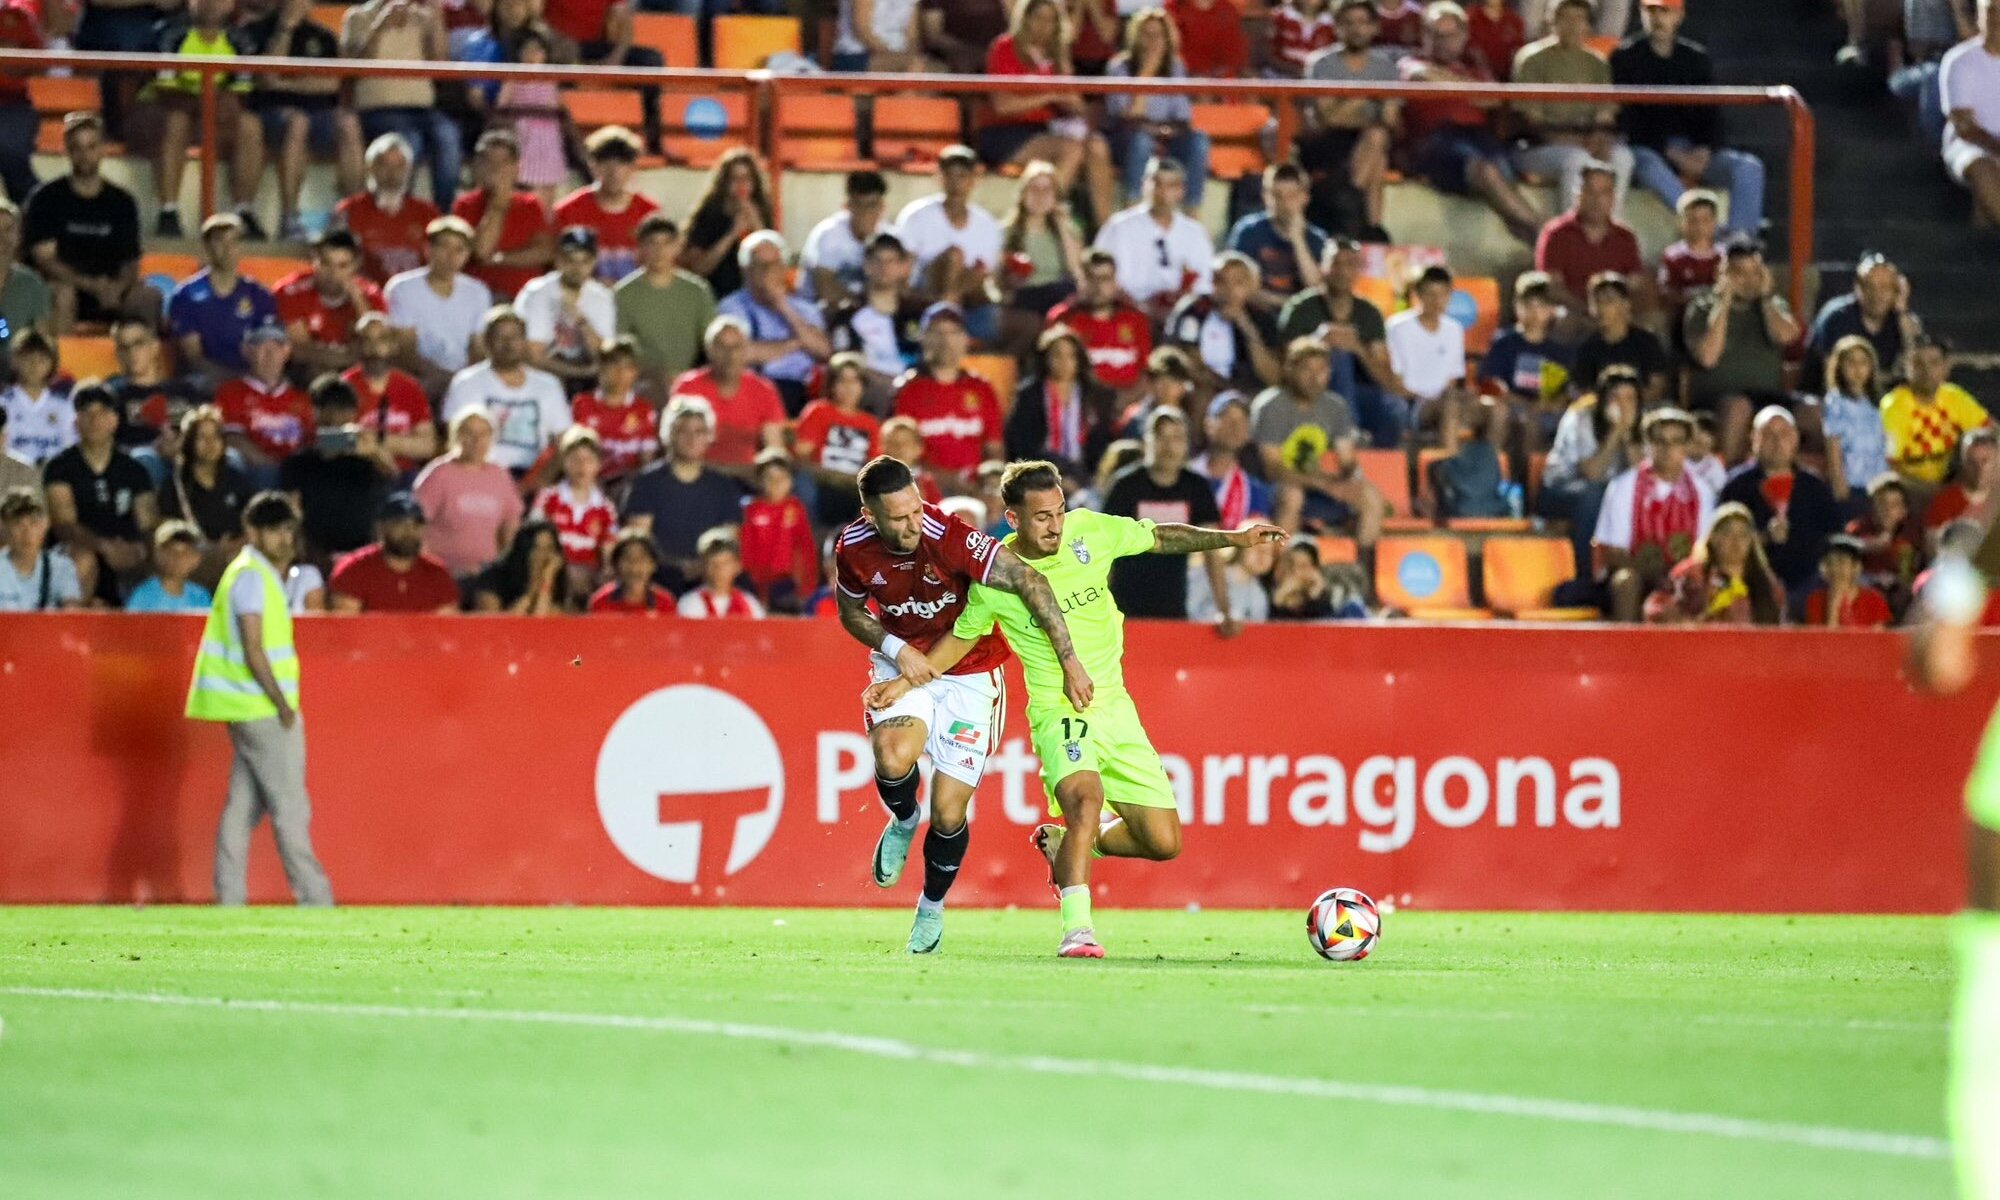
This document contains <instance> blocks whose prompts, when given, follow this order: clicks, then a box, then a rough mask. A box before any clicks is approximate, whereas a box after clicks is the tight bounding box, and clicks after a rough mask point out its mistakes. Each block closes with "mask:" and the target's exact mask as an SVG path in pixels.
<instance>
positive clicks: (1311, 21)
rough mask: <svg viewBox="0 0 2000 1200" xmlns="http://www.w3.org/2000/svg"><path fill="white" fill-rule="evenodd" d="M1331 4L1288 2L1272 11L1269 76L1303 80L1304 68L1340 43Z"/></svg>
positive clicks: (1320, 0) (1310, 0)
mask: <svg viewBox="0 0 2000 1200" xmlns="http://www.w3.org/2000/svg"><path fill="white" fill-rule="evenodd" d="M1339 36H1340V35H1339V31H1338V30H1337V29H1336V28H1335V26H1334V23H1333V0H1288V2H1287V3H1285V4H1282V5H1280V6H1278V7H1277V8H1275V9H1273V10H1272V11H1271V74H1273V75H1276V76H1278V77H1280V78H1283V79H1300V78H1303V77H1304V76H1305V73H1306V64H1307V63H1308V62H1311V61H1312V57H1313V55H1315V54H1318V53H1319V52H1320V51H1322V50H1324V49H1326V48H1327V47H1328V46H1331V45H1333V43H1334V42H1335V41H1337V40H1338V39H1339Z"/></svg>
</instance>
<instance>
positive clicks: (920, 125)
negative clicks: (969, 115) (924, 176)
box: [873, 96, 965, 172]
mask: <svg viewBox="0 0 2000 1200" xmlns="http://www.w3.org/2000/svg"><path fill="white" fill-rule="evenodd" d="M874 129H875V136H874V144H873V152H874V158H875V161H876V162H878V163H881V164H882V165H884V166H889V167H902V168H904V169H907V170H911V171H924V172H928V171H930V170H931V169H932V167H933V166H934V165H935V164H936V162H937V156H938V155H939V154H940V153H941V152H943V150H944V148H945V147H946V146H949V145H952V144H953V143H955V142H961V141H964V140H965V112H964V110H963V109H961V108H960V107H959V106H958V101H956V100H952V99H949V98H947V97H944V96H878V97H876V99H875V118H874Z"/></svg>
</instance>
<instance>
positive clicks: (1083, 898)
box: [867, 462, 1286, 958]
mask: <svg viewBox="0 0 2000 1200" xmlns="http://www.w3.org/2000/svg"><path fill="white" fill-rule="evenodd" d="M1000 497H1001V499H1002V500H1003V501H1004V502H1005V503H1006V505H1007V523H1008V524H1009V525H1011V526H1013V528H1014V532H1013V533H1012V534H1010V535H1008V537H1007V538H1006V539H1005V541H1004V542H1003V544H1004V545H1006V546H1008V547H1011V548H1012V549H1013V551H1014V553H1015V554H1016V555H1018V556H1020V558H1021V560H1022V561H1024V562H1026V563H1027V564H1028V565H1029V566H1030V567H1033V568H1034V569H1035V570H1037V571H1040V572H1041V573H1042V574H1043V575H1045V576H1047V577H1048V581H1049V587H1050V589H1051V590H1053V591H1054V592H1055V594H1056V597H1057V599H1058V600H1059V601H1060V602H1061V604H1062V610H1063V621H1064V623H1065V624H1067V625H1068V626H1069V633H1070V638H1071V640H1072V641H1073V642H1074V643H1075V645H1076V653H1077V656H1078V657H1079V658H1081V659H1082V660H1083V666H1084V669H1085V670H1086V671H1087V672H1088V673H1089V675H1090V678H1091V679H1092V680H1093V681H1094V682H1095V684H1096V693H1095V696H1094V698H1093V699H1092V700H1091V701H1090V705H1089V707H1088V708H1087V709H1084V710H1081V711H1079V710H1078V709H1077V708H1075V707H1074V706H1073V705H1071V704H1070V702H1069V701H1068V699H1067V698H1066V697H1065V696H1064V695H1063V673H1062V667H1061V664H1060V663H1058V662H1057V660H1056V655H1055V651H1054V650H1053V649H1052V648H1051V646H1050V645H1049V640H1048V638H1047V637H1045V636H1044V635H1043V634H1042V631H1041V629H1040V627H1039V626H1038V625H1036V623H1035V621H1034V618H1033V617H1032V616H1031V615H1030V614H1029V612H1028V610H1027V608H1026V606H1024V605H1023V604H1021V602H1020V601H1019V600H1018V599H1017V598H1016V597H1014V596H1012V595H1010V594H1008V593H1006V592H1002V591H997V590H995V589H993V588H989V587H986V586H984V585H975V586H974V587H973V589H972V595H971V597H970V598H969V599H968V600H967V602H966V606H965V611H964V612H962V613H961V614H959V617H958V621H957V623H956V624H955V625H953V627H952V631H951V633H950V634H949V635H947V636H945V637H943V638H940V639H939V640H938V641H937V643H936V644H935V645H933V646H932V647H931V649H930V651H929V653H928V655H927V658H928V659H929V661H930V663H931V665H932V666H933V668H935V669H936V670H938V671H940V672H943V671H947V670H949V669H950V668H951V667H952V666H953V665H954V664H956V663H957V662H958V660H959V659H960V658H961V657H963V656H964V655H965V654H967V653H968V652H969V651H970V650H971V649H972V647H973V645H974V644H975V643H977V642H978V640H979V639H980V638H981V637H982V636H984V635H985V634H986V633H987V632H988V631H989V630H991V629H992V628H993V626H994V625H995V624H996V623H997V624H998V625H999V626H1000V630H1001V632H1002V633H1004V634H1006V636H1007V642H1008V644H1009V645H1010V646H1012V647H1013V650H1014V653H1015V654H1016V655H1018V656H1019V657H1020V659H1021V667H1022V670H1023V671H1024V673H1025V674H1026V676H1027V680H1028V724H1029V726H1030V728H1031V731H1032V733H1033V738H1034V745H1035V754H1036V756H1037V757H1038V758H1040V759H1041V762H1042V782H1043V784H1044V785H1045V786H1046V787H1047V789H1048V794H1049V811H1050V812H1052V813H1054V814H1056V815H1058V816H1060V817H1062V819H1063V823H1062V824H1061V825H1043V826H1041V827H1040V828H1038V829H1037V830H1036V831H1035V844H1036V845H1037V846H1038V847H1039V848H1040V849H1041V850H1042V853H1043V854H1044V855H1045V856H1046V857H1047V858H1048V860H1049V869H1050V873H1051V874H1052V875H1053V877H1054V880H1055V885H1056V888H1057V891H1058V894H1059V895H1060V897H1061V900H1062V916H1063V936H1062V942H1061V944H1060V946H1059V947H1058V949H1057V951H1056V953H1057V954H1058V955H1060V956H1061V957H1063V958H1103V957H1104V947H1103V946H1102V945H1100V944H1099V943H1098V941H1097V936H1096V934H1095V932H1093V930H1092V928H1091V916H1090V860H1091V858H1092V857H1093V856H1100V855H1104V856H1110V857H1113V858H1145V859H1152V860H1155V861H1164V860H1166V859H1170V858H1173V857H1174V856H1175V855H1177V854H1179V853H1180V848H1181V825H1180V813H1179V811H1178V810H1177V809H1176V807H1175V798H1174V789H1173V785H1172V783H1171V782H1169V781H1168V779H1167V773H1166V769H1165V768H1164V767H1163V766H1162V765H1161V764H1160V756H1159V753H1158V752H1157V751H1155V750H1154V749H1153V744H1152V742H1151V741H1150V740H1148V738H1147V737H1146V730H1145V729H1144V727H1142V726H1141V725H1140V724H1139V710H1138V709H1137V708H1136V707H1135V706H1134V705H1133V703H1132V697H1131V695H1130V694H1129V693H1128V692H1127V691H1126V690H1125V672H1124V658H1125V614H1124V613H1122V612H1120V611H1119V610H1118V605H1117V603H1116V602H1115V601H1113V600H1112V598H1111V584H1110V579H1111V564H1112V563H1113V562H1115V561H1117V560H1118V559H1120V558H1124V557H1127V556H1129V555H1134V554H1193V553H1195V552H1197V551H1202V550H1221V549H1224V548H1226V547H1230V546H1250V545H1254V544H1256V543H1258V542H1267V541H1282V540H1283V539H1284V538H1285V536H1286V534H1285V531H1284V530H1282V529H1279V528H1278V527H1277V526H1275V525H1263V524H1253V525H1250V526H1247V527H1246V528H1244V529H1240V530H1237V531H1235V532H1233V533H1232V532H1227V531H1224V530H1220V529H1200V528H1197V527H1195V526H1192V525H1178V524H1166V525H1158V524H1155V523H1154V522H1152V521H1147V520H1137V521H1135V520H1132V519H1130V518H1128V517H1113V516H1107V515H1105V514H1104V513H1097V512H1089V511H1084V510H1079V511H1077V512H1069V511H1067V510H1066V507H1065V501H1064V497H1063V490H1062V476H1061V474H1060V473H1059V472H1058V471H1057V470H1056V467H1055V465H1054V464H1052V463H1047V462H1019V463H1014V464H1013V465H1011V466H1009V467H1008V468H1007V473H1006V474H1005V475H1004V476H1002V477H1001V482H1000ZM908 687H909V683H908V681H907V680H905V679H903V678H901V677H898V678H895V679H891V680H887V681H885V682H883V683H878V684H876V685H875V686H874V687H872V688H870V689H869V691H868V697H867V702H868V704H869V705H870V706H871V707H875V708H881V707H884V706H886V705H889V704H893V703H894V702H895V701H896V699H897V698H898V697H900V696H901V695H902V693H903V692H904V691H906V690H907V689H908ZM1106 804H1109V805H1110V806H1111V810H1112V811H1113V812H1114V813H1116V814H1117V820H1115V821H1114V822H1112V823H1111V824H1109V825H1105V826H1104V827H1103V828H1101V829H1100V828H1099V820H1100V818H1101V816H1102V814H1103V810H1104V806H1105V805H1106Z"/></svg>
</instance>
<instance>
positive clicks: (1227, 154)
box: [1194, 103, 1271, 179]
mask: <svg viewBox="0 0 2000 1200" xmlns="http://www.w3.org/2000/svg"><path fill="white" fill-rule="evenodd" d="M1270 119H1271V113H1270V111H1269V110H1268V109H1266V108H1265V107H1264V106H1263V105H1261V104H1243V103H1235V104H1196V105H1195V106H1194V127H1195V128H1196V129H1199V130H1201V131H1202V132H1203V133H1205V134H1207V135H1208V141H1209V148H1208V173H1209V175H1210V177H1212V178H1215V179H1240V178H1242V177H1243V176H1245V175H1255V174H1257V173H1259V172H1261V171H1262V170H1263V169H1264V167H1265V166H1266V165H1267V164H1268V163H1269V161H1270V160H1269V159H1268V158H1267V157H1266V156H1265V154H1264V126H1265V125H1266V124H1267V123H1269V121H1270Z"/></svg>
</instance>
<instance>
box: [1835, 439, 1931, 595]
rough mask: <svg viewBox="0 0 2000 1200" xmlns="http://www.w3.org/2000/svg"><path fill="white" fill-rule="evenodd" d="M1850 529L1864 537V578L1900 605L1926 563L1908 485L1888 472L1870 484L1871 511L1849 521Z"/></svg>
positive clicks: (1921, 534)
mask: <svg viewBox="0 0 2000 1200" xmlns="http://www.w3.org/2000/svg"><path fill="white" fill-rule="evenodd" d="M1847 532H1848V533H1849V534H1850V535H1852V536H1854V537H1856V538H1859V539H1860V540H1861V551H1862V554H1863V556H1864V557H1863V558H1862V560H1861V569H1862V578H1863V579H1864V580H1866V581H1867V582H1868V584H1869V585H1870V586H1872V587H1874V588H1876V589H1878V590H1879V591H1881V592H1882V593H1883V594H1884V595H1886V596H1888V597H1889V598H1890V599H1891V600H1893V601H1894V602H1895V604H1896V606H1897V607H1898V608H1900V607H1901V606H1902V605H1903V604H1905V603H1907V602H1908V600H1909V598H1910V588H1911V585H1912V583H1913V582H1914V581H1915V580H1916V577H1917V572H1918V571H1920V570H1921V569H1922V568H1923V565H1924V545H1923V543H1924V534H1923V530H1921V529H1919V528H1918V527H1917V523H1916V521H1915V520H1914V519H1913V514H1912V513H1911V512H1910V493H1909V489H1908V487H1907V485H1905V484H1904V483H1903V480H1902V478H1901V477H1900V476H1898V475H1897V474H1896V473H1895V472H1894V471H1886V472H1884V473H1882V474H1881V475H1878V476H1876V477H1875V479H1874V480H1873V481H1871V482H1870V483H1869V485H1868V511H1867V512H1866V513H1864V514H1862V515H1861V516H1858V517H1856V518H1854V519H1853V520H1852V521H1849V522H1848V523H1847Z"/></svg>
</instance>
